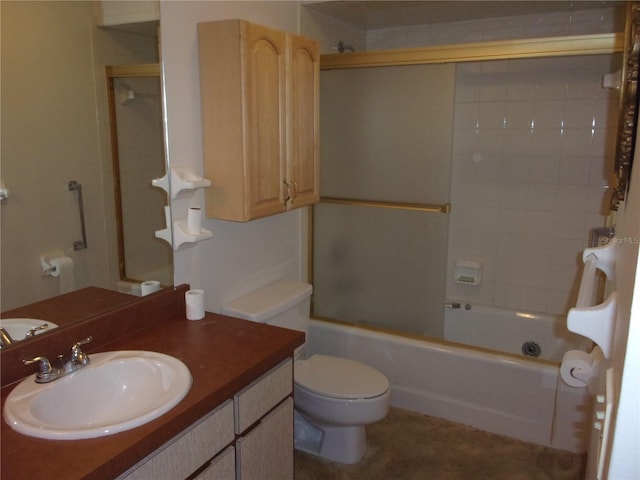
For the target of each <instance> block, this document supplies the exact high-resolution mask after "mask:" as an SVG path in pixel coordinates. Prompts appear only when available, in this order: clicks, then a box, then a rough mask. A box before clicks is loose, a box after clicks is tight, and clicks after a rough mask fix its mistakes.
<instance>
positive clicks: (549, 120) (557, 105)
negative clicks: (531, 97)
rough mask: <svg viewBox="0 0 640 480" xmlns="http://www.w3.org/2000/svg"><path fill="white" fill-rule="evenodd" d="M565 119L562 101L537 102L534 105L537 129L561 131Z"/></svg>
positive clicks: (534, 119)
mask: <svg viewBox="0 0 640 480" xmlns="http://www.w3.org/2000/svg"><path fill="white" fill-rule="evenodd" d="M563 118H564V104H563V102H562V101H560V100H537V101H536V102H535V103H534V105H533V122H534V126H535V128H551V129H560V128H561V127H562V125H563Z"/></svg>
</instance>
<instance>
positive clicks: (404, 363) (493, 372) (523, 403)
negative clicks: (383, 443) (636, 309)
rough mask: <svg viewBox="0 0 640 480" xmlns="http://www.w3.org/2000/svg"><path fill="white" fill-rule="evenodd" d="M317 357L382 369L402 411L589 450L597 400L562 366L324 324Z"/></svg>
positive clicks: (316, 331) (318, 324) (318, 325)
mask: <svg viewBox="0 0 640 480" xmlns="http://www.w3.org/2000/svg"><path fill="white" fill-rule="evenodd" d="M526 338H527V339H529V337H528V336H527V337H526ZM543 348H544V347H543ZM314 353H324V354H327V355H336V356H343V357H348V358H352V359H355V360H359V361H361V362H363V363H366V364H368V365H371V366H372V367H375V368H377V369H378V370H380V371H381V372H383V373H384V374H385V375H386V376H387V377H388V378H389V381H390V383H391V405H393V406H395V407H399V408H404V409H407V410H412V411H415V412H420V413H423V414H426V415H430V416H434V417H438V418H443V419H446V420H450V421H453V422H457V423H461V424H465V425H470V426H473V427H476V428H479V429H481V430H485V431H488V432H492V433H497V434H500V435H505V436H508V437H511V438H517V439H520V440H523V441H526V442H532V443H536V444H539V445H544V446H548V447H552V448H558V449H562V450H567V451H571V452H584V451H586V447H587V440H588V436H589V432H588V431H587V421H588V419H589V418H590V413H591V399H590V396H589V394H588V392H587V390H586V388H573V387H569V386H568V385H566V384H565V383H564V382H563V381H562V379H561V378H560V375H559V362H556V361H550V360H543V359H540V358H532V357H529V356H525V355H522V354H519V355H515V354H512V353H498V352H494V351H490V350H488V349H484V348H479V347H465V346H463V345H460V344H456V343H453V342H448V341H440V340H436V339H424V338H411V337H408V336H401V335H394V334H389V333H384V332H380V331H376V330H373V329H367V328H363V327H358V326H353V325H345V324H341V323H336V322H328V321H323V320H311V324H310V328H309V336H308V339H307V354H308V355H310V354H314Z"/></svg>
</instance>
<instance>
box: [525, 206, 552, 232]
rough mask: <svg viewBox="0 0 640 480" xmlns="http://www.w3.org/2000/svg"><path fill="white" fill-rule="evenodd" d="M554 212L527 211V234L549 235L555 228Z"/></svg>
mask: <svg viewBox="0 0 640 480" xmlns="http://www.w3.org/2000/svg"><path fill="white" fill-rule="evenodd" d="M555 222H556V218H555V214H554V212H545V211H538V210H530V211H528V212H527V234H529V235H549V234H550V232H554V228H555Z"/></svg>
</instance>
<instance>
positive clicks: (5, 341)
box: [0, 327, 13, 349]
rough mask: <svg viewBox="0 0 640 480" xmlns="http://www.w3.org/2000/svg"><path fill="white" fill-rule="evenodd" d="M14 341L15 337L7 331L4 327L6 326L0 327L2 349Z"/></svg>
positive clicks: (0, 347)
mask: <svg viewBox="0 0 640 480" xmlns="http://www.w3.org/2000/svg"><path fill="white" fill-rule="evenodd" d="M12 343H13V338H11V335H9V332H7V331H6V330H5V329H4V327H0V349H3V348H4V347H8V346H9V345H11V344H12Z"/></svg>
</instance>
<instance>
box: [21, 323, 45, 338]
mask: <svg viewBox="0 0 640 480" xmlns="http://www.w3.org/2000/svg"><path fill="white" fill-rule="evenodd" d="M47 328H49V324H48V323H43V324H42V325H38V326H37V327H33V328H30V329H29V330H28V331H27V334H26V335H25V337H24V338H31V337H33V336H35V334H36V332H39V331H40V330H46V329H47Z"/></svg>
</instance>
